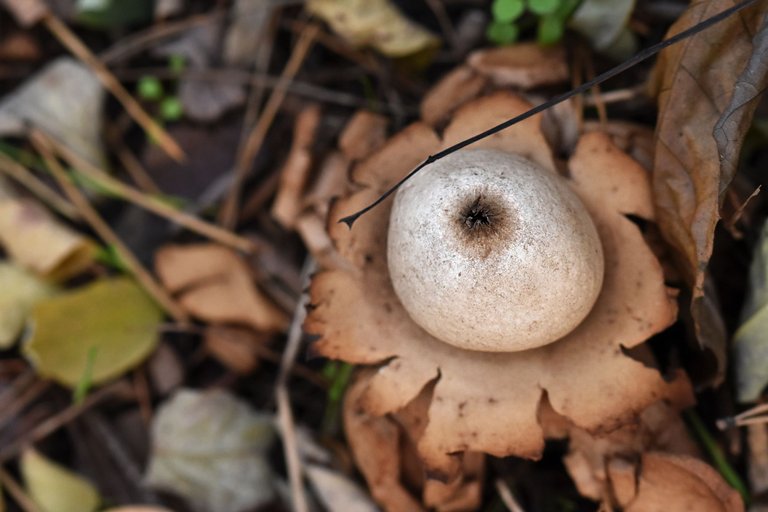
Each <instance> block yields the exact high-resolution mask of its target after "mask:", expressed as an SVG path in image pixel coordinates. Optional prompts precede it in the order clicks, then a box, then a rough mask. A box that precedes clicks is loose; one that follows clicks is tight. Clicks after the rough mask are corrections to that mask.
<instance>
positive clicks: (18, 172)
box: [0, 153, 78, 220]
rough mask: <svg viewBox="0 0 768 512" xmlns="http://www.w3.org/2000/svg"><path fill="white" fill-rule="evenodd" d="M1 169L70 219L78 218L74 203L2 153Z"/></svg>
mask: <svg viewBox="0 0 768 512" xmlns="http://www.w3.org/2000/svg"><path fill="white" fill-rule="evenodd" d="M0 171H2V172H3V173H5V174H7V175H8V176H10V177H11V178H12V179H13V180H15V181H17V182H18V183H21V185H22V186H23V187H24V188H26V189H27V190H29V191H30V192H32V193H33V194H34V195H35V196H37V197H38V198H39V199H40V200H41V201H43V202H44V203H45V204H47V205H48V206H50V207H51V208H53V209H54V210H56V211H57V212H59V213H60V214H62V215H63V216H64V217H66V218H68V219H69V220H76V219H77V218H78V213H77V208H75V207H74V206H72V203H70V202H69V201H67V200H66V199H64V198H63V197H61V196H60V195H59V194H57V193H56V192H54V191H53V190H51V189H50V188H48V186H47V185H46V184H45V183H43V182H42V181H40V180H39V179H38V178H37V176H35V175H34V173H32V171H30V170H29V169H27V168H26V167H24V166H23V165H21V164H20V163H18V162H16V161H14V160H13V159H11V158H9V157H8V156H6V155H4V154H2V153H0Z"/></svg>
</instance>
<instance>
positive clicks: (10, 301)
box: [0, 262, 56, 349]
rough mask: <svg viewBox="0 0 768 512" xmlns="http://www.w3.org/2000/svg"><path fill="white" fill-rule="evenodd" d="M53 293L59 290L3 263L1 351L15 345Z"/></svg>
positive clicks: (0, 264) (0, 279) (0, 271)
mask: <svg viewBox="0 0 768 512" xmlns="http://www.w3.org/2000/svg"><path fill="white" fill-rule="evenodd" d="M54 293H56V288H55V287H53V286H52V285H50V284H48V283H47V282H45V281H43V280H42V279H40V278H39V277H37V276H36V275H34V274H32V273H30V272H28V271H26V270H24V269H23V268H21V267H17V266H16V265H13V264H11V263H7V262H0V349H5V348H9V347H10V346H11V345H12V344H13V342H14V341H16V338H17V337H18V336H19V334H20V333H21V330H22V329H23V328H24V324H25V323H26V321H27V317H28V316H29V313H30V312H31V311H32V308H33V307H34V306H35V304H37V303H38V302H40V301H41V300H43V299H45V298H47V297H51V296H52V295H54Z"/></svg>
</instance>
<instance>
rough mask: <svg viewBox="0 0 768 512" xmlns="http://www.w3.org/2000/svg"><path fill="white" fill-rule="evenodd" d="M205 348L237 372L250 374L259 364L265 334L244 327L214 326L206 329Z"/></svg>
mask: <svg viewBox="0 0 768 512" xmlns="http://www.w3.org/2000/svg"><path fill="white" fill-rule="evenodd" d="M204 340H205V349H206V350H207V351H208V352H209V353H210V354H211V355H212V356H213V357H215V358H216V359H218V360H219V361H220V362H221V364H223V365H224V366H226V367H228V368H230V369H231V370H232V371H233V372H235V373H240V374H248V373H251V372H252V371H253V370H255V369H256V366H257V365H258V364H259V345H263V344H264V343H265V342H266V341H267V340H266V339H265V336H264V335H263V334H259V333H256V332H254V331H252V330H250V329H246V328H243V327H225V326H212V327H208V328H207V329H206V330H205V337H204Z"/></svg>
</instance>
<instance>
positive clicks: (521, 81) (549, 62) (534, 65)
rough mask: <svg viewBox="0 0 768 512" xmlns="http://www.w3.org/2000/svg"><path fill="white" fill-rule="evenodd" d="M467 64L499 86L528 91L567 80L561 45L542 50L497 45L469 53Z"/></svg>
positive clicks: (526, 45) (530, 46)
mask: <svg viewBox="0 0 768 512" xmlns="http://www.w3.org/2000/svg"><path fill="white" fill-rule="evenodd" d="M468 63H469V65H470V66H471V67H472V68H474V69H475V70H476V71H478V72H480V73H481V74H483V75H485V76H486V77H488V78H489V79H490V80H491V81H492V82H493V83H494V85H496V86H499V87H506V86H512V87H518V88H520V89H532V88H534V87H540V86H542V85H552V84H557V83H561V82H565V81H566V80H567V79H568V65H567V64H566V62H565V51H564V49H563V48H562V47H561V46H553V47H546V48H545V47H542V46H541V45H539V44H536V43H519V44H513V45H510V46H501V47H499V48H492V49H489V50H480V51H477V52H475V53H473V54H472V55H470V56H469V60H468Z"/></svg>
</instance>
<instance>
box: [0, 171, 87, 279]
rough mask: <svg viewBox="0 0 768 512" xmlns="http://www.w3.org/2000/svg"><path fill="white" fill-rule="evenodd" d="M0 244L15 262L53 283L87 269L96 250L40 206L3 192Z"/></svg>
mask: <svg viewBox="0 0 768 512" xmlns="http://www.w3.org/2000/svg"><path fill="white" fill-rule="evenodd" d="M0 185H1V184H0ZM0 245H1V246H2V247H3V248H4V249H5V251H6V252H7V253H8V255H9V256H10V257H11V258H12V259H13V260H14V261H15V262H16V263H18V264H19V265H21V266H22V267H25V268H28V269H29V270H32V271H33V272H35V273H36V274H38V275H40V276H42V277H45V278H48V279H51V280H64V279H67V278H69V277H72V276H75V275H77V274H79V273H80V272H82V271H83V270H85V269H86V268H87V267H88V266H90V265H91V264H92V263H93V259H94V256H95V249H96V247H95V245H94V244H93V242H91V241H90V240H89V239H88V238H86V237H84V236H82V235H80V234H79V233H77V232H75V231H73V230H72V229H70V228H68V227H67V226H66V225H64V224H62V223H61V222H59V221H58V220H57V219H56V218H55V217H53V216H52V215H51V214H50V213H49V212H48V211H47V210H46V209H45V207H43V206H42V205H41V204H40V203H38V202H36V201H35V200H33V199H26V198H20V197H16V196H13V195H11V194H7V195H3V194H2V192H0Z"/></svg>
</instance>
